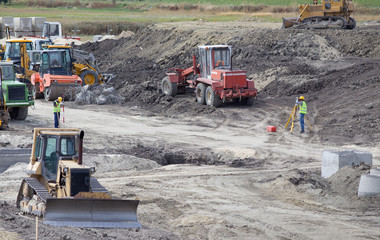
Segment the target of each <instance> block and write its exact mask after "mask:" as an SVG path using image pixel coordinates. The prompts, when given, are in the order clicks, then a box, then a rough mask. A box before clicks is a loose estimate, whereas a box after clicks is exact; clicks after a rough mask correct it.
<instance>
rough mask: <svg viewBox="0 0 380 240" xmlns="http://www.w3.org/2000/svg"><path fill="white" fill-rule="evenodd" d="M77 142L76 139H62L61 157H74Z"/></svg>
mask: <svg viewBox="0 0 380 240" xmlns="http://www.w3.org/2000/svg"><path fill="white" fill-rule="evenodd" d="M74 143H75V141H74V138H62V139H61V155H66V156H67V155H70V156H71V155H74V154H75V145H74Z"/></svg>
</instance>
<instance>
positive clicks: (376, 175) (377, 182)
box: [358, 168, 380, 197]
mask: <svg viewBox="0 0 380 240" xmlns="http://www.w3.org/2000/svg"><path fill="white" fill-rule="evenodd" d="M379 194H380V168H373V169H371V170H370V172H369V174H368V175H362V176H361V177H360V183H359V190H358V196H359V197H364V196H374V195H379Z"/></svg>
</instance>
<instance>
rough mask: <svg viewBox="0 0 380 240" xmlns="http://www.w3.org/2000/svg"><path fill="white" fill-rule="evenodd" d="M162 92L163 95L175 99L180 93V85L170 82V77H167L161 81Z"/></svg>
mask: <svg viewBox="0 0 380 240" xmlns="http://www.w3.org/2000/svg"><path fill="white" fill-rule="evenodd" d="M161 90H162V93H163V94H165V95H167V96H172V97H175V96H176V95H177V93H178V85H177V83H172V82H170V80H169V77H168V76H166V77H164V78H163V79H162V81H161Z"/></svg>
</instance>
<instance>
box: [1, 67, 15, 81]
mask: <svg viewBox="0 0 380 240" xmlns="http://www.w3.org/2000/svg"><path fill="white" fill-rule="evenodd" d="M1 71H2V73H3V80H13V79H14V75H15V73H14V71H13V67H12V66H2V67H1Z"/></svg>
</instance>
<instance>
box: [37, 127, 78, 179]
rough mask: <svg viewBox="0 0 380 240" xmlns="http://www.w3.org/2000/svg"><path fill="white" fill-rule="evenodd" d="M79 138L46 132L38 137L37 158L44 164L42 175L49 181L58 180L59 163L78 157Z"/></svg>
mask: <svg viewBox="0 0 380 240" xmlns="http://www.w3.org/2000/svg"><path fill="white" fill-rule="evenodd" d="M77 139H78V137H77V136H76V135H63V134H60V133H57V132H54V133H53V134H51V133H49V132H46V133H43V132H41V134H40V135H39V136H37V139H36V142H35V145H36V146H35V153H34V154H35V156H34V157H35V158H36V159H37V161H40V162H41V163H42V175H43V176H44V177H45V178H46V179H47V180H48V181H55V180H56V178H57V170H58V161H59V160H72V159H74V158H77V156H78V144H77V143H78V141H77Z"/></svg>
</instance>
